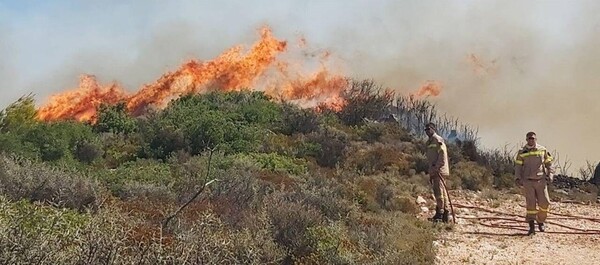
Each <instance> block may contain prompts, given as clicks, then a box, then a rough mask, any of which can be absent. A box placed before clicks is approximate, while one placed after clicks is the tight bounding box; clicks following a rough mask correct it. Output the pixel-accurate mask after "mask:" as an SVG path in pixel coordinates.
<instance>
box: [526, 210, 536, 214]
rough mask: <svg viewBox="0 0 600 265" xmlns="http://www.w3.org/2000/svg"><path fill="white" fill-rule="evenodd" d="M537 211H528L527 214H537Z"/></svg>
mask: <svg viewBox="0 0 600 265" xmlns="http://www.w3.org/2000/svg"><path fill="white" fill-rule="evenodd" d="M537 213H538V211H537V210H527V214H537Z"/></svg>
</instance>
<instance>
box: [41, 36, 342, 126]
mask: <svg viewBox="0 0 600 265" xmlns="http://www.w3.org/2000/svg"><path fill="white" fill-rule="evenodd" d="M260 37H261V38H260V40H259V41H257V42H256V43H255V44H254V45H253V46H252V47H251V48H250V50H249V51H248V52H247V53H244V51H243V47H242V46H235V47H233V48H231V49H229V50H227V51H225V52H224V53H223V54H221V55H219V56H218V57H217V58H215V59H214V60H211V61H207V62H201V61H197V60H191V61H189V62H186V63H184V64H183V65H181V66H180V67H179V69H177V70H175V71H173V72H168V73H166V74H164V75H163V76H162V77H160V78H159V79H158V80H157V81H155V82H154V83H151V84H146V85H144V86H142V87H141V88H140V90H139V91H138V92H136V93H133V94H128V93H126V92H125V90H124V89H123V88H121V87H119V86H118V84H116V83H113V84H110V85H108V86H101V85H100V84H98V82H97V80H96V79H95V77H94V76H91V75H84V76H82V77H81V80H80V84H79V88H77V89H75V90H73V91H68V92H64V93H61V94H58V95H55V96H53V97H52V98H51V100H50V102H49V103H48V104H47V105H45V106H43V107H41V108H40V109H39V110H38V117H39V118H40V119H41V120H45V121H50V120H64V119H76V120H79V121H93V119H94V117H95V114H96V109H97V107H98V106H100V105H101V104H115V103H118V102H126V105H127V109H128V110H129V111H130V112H131V113H132V114H133V115H141V114H143V113H144V110H145V109H146V108H147V107H149V106H157V107H164V106H165V105H166V103H167V102H168V100H171V99H173V98H176V97H179V96H180V95H182V94H187V93H205V92H207V91H209V90H212V89H216V90H221V91H237V90H242V89H261V90H264V91H265V93H266V94H268V95H270V96H272V97H274V98H277V99H280V100H289V101H293V102H296V103H298V104H300V105H301V106H305V107H311V106H316V105H318V104H331V105H332V106H337V107H339V106H341V105H343V100H342V98H341V96H340V95H341V92H342V91H343V89H344V88H345V87H346V85H347V80H346V79H345V78H344V77H342V76H341V75H339V74H334V73H331V71H330V70H329V69H327V67H325V62H324V61H325V60H327V59H328V58H329V55H330V53H329V52H328V51H325V52H323V53H322V54H321V56H320V57H319V59H320V60H321V62H320V63H321V69H320V70H318V71H317V72H316V73H313V74H305V73H303V69H302V66H300V67H290V65H292V64H291V63H290V62H288V61H282V60H280V59H278V55H280V54H281V53H283V52H285V51H286V50H287V47H288V45H287V42H286V41H280V40H278V39H276V38H274V37H273V34H272V32H271V29H270V28H268V27H263V28H262V29H261V30H260ZM300 46H301V48H302V47H304V46H306V40H305V39H301V43H300ZM304 56H305V57H307V56H308V55H307V54H306V53H304ZM312 57H314V55H313V56H312ZM260 85H262V87H260Z"/></svg>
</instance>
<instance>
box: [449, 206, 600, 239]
mask: <svg viewBox="0 0 600 265" xmlns="http://www.w3.org/2000/svg"><path fill="white" fill-rule="evenodd" d="M456 207H458V208H466V209H474V210H479V211H482V212H487V213H492V214H500V215H504V217H503V216H465V217H462V218H463V219H475V220H487V221H496V222H491V223H484V222H479V224H480V225H483V226H486V227H492V228H501V229H512V230H515V229H516V230H523V231H527V230H526V229H521V227H520V226H515V225H511V223H522V222H525V221H524V220H522V219H523V217H522V216H520V215H517V214H512V213H506V212H502V211H495V210H491V209H486V208H483V207H479V206H472V205H463V204H456ZM549 214H552V215H556V216H559V217H555V218H553V219H554V220H587V221H591V222H596V223H600V218H590V217H585V216H580V215H572V214H562V213H555V212H549ZM505 216H509V217H505ZM546 223H548V224H552V225H555V226H558V227H562V228H565V229H568V230H571V231H570V232H568V233H569V234H580V235H598V234H600V230H599V229H583V228H578V227H573V226H569V225H565V224H562V223H559V222H554V221H547V222H546ZM549 233H566V232H549Z"/></svg>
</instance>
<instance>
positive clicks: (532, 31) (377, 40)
mask: <svg viewBox="0 0 600 265" xmlns="http://www.w3.org/2000/svg"><path fill="white" fill-rule="evenodd" d="M599 7H600V5H598V4H597V3H593V2H577V4H575V3H574V2H569V3H566V4H560V3H550V2H529V3H523V2H522V1H519V2H516V1H514V2H512V1H498V2H492V1H479V2H472V3H469V4H465V3H462V4H457V3H455V4H440V3H439V2H437V3H432V2H428V1H418V2H416V1H415V2H398V3H393V4H389V5H388V6H386V7H385V9H384V10H382V11H383V12H382V13H380V14H377V15H375V14H373V16H371V17H370V18H362V19H361V20H368V21H372V22H371V23H370V24H369V23H367V24H366V25H364V26H361V27H360V28H358V29H356V28H347V29H346V30H344V31H343V33H342V34H339V35H338V37H337V38H333V39H332V45H334V44H333V43H338V44H344V43H349V42H350V43H352V45H351V46H352V51H350V52H347V55H346V56H347V58H348V60H347V61H348V62H350V64H351V66H352V70H353V72H354V73H359V74H360V75H361V76H366V77H373V78H374V79H375V80H377V81H380V82H385V84H386V85H388V86H390V87H393V88H396V89H397V90H398V91H400V92H403V93H406V92H405V91H410V90H414V89H415V88H417V87H419V86H420V85H422V84H423V83H424V81H425V80H436V81H439V82H440V83H442V84H443V86H444V89H443V91H442V94H441V95H440V96H439V97H437V98H433V99H432V100H433V101H435V102H436V103H437V105H438V107H439V109H440V110H441V111H442V112H447V113H448V114H450V115H452V116H454V117H457V118H459V120H460V121H461V122H464V123H468V124H470V125H472V126H473V127H478V128H479V136H480V137H481V143H482V144H483V145H484V146H486V147H488V148H504V147H507V148H509V149H513V151H515V152H516V148H518V147H519V146H520V145H521V144H522V143H523V142H524V140H525V133H526V132H528V131H535V132H537V133H538V137H539V141H540V144H542V145H546V146H547V147H548V148H549V149H550V150H555V151H556V152H558V153H559V155H560V158H561V162H562V163H565V162H567V159H568V160H570V161H571V162H572V167H571V168H570V169H571V172H573V171H575V170H577V169H578V168H579V167H580V166H582V165H584V164H585V161H586V160H590V161H591V162H598V161H600V157H599V156H598V151H597V150H600V141H599V140H597V139H595V138H596V137H597V136H596V133H597V131H598V130H599V129H600V124H599V123H597V122H596V120H597V119H598V117H599V116H600V104H598V103H600V90H598V89H597V87H598V85H599V84H600V82H599V81H600V76H599V75H598V74H597V71H598V69H599V68H598V67H600V60H599V59H600V51H598V48H597V47H599V44H600V43H599V41H600V37H598V33H599V29H600V26H599V25H600V24H599V22H600V18H598V16H597V15H596V14H597V12H598V11H599V10H600V9H599ZM342 46H343V45H342ZM338 47H339V45H338ZM343 47H344V48H342V49H347V48H348V46H343Z"/></svg>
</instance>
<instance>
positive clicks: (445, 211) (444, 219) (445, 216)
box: [442, 209, 449, 223]
mask: <svg viewBox="0 0 600 265" xmlns="http://www.w3.org/2000/svg"><path fill="white" fill-rule="evenodd" d="M448 214H449V212H448V210H446V209H444V213H443V214H442V222H444V223H447V222H448Z"/></svg>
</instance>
